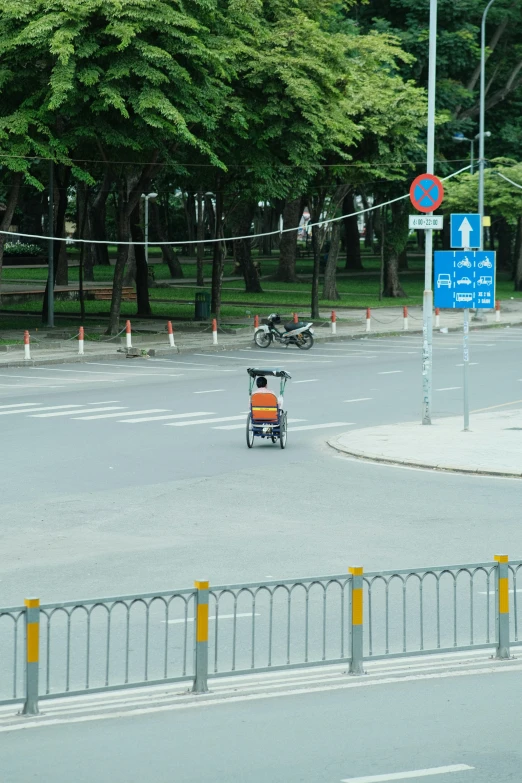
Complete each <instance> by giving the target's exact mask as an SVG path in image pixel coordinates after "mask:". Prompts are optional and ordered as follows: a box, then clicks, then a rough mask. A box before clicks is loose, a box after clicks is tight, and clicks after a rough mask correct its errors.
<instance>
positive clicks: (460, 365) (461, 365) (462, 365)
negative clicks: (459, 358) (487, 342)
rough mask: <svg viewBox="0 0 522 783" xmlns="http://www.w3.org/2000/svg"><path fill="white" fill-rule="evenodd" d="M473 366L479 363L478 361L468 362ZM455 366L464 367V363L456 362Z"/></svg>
mask: <svg viewBox="0 0 522 783" xmlns="http://www.w3.org/2000/svg"><path fill="white" fill-rule="evenodd" d="M468 363H469V366H470V367H471V365H472V364H478V362H468ZM455 367H464V364H456V365H455Z"/></svg>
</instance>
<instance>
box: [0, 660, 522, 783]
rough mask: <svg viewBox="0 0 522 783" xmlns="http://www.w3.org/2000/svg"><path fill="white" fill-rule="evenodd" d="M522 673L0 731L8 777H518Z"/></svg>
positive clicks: (430, 679) (474, 782) (327, 780)
mask: <svg viewBox="0 0 522 783" xmlns="http://www.w3.org/2000/svg"><path fill="white" fill-rule="evenodd" d="M508 666H509V664H508ZM520 676H521V672H520V665H515V666H514V668H513V670H512V671H509V670H504V671H503V672H502V671H499V670H497V673H496V674H493V673H490V674H488V673H481V674H473V673H472V672H468V673H467V675H466V676H464V675H462V672H460V673H458V674H457V676H454V675H452V674H451V673H448V675H447V676H446V677H442V678H439V677H438V676H436V675H435V676H434V675H431V676H430V675H426V674H421V675H420V676H418V677H416V676H415V675H413V676H412V677H411V678H410V679H409V680H405V681H401V679H400V678H387V680H388V681H387V682H386V681H385V682H383V683H378V682H375V681H373V682H371V681H370V682H368V683H365V682H361V681H358V682H354V681H353V680H351V678H346V677H345V678H344V679H345V682H344V685H341V686H340V687H339V686H338V687H335V686H334V687H333V688H331V687H330V686H329V685H323V684H321V685H319V686H318V685H317V683H316V684H310V688H309V690H308V691H307V690H306V689H304V690H303V692H301V693H294V694H293V695H287V694H275V693H274V692H269V693H267V694H264V695H260V694H259V693H258V694H257V695H256V694H253V695H252V696H247V697H246V698H244V699H243V698H241V697H236V698H232V700H231V701H230V702H227V700H226V699H218V700H217V701H216V702H215V703H211V702H209V701H207V702H202V703H201V704H200V705H199V706H197V707H196V708H195V709H194V708H193V705H192V708H190V707H189V708H184V706H183V705H182V704H180V705H179V706H178V707H176V705H175V704H173V703H171V704H170V705H165V706H163V707H160V708H159V710H158V711H157V712H154V707H153V705H150V706H149V705H148V704H145V703H144V704H143V707H142V708H141V709H139V710H138V714H135V715H128V716H127V717H122V716H121V715H120V716H119V718H110V719H99V718H98V717H97V716H96V715H93V714H92V713H88V712H86V713H85V714H84V715H83V716H77V717H74V716H72V715H71V714H68V712H67V708H66V707H65V708H64V707H62V708H61V712H60V711H59V710H58V711H57V712H56V716H55V718H54V721H55V725H52V723H51V725H49V726H38V724H35V722H34V720H33V722H32V724H31V723H30V727H29V728H28V729H27V730H19V729H16V728H15V729H14V730H12V728H11V729H9V728H7V729H2V728H0V732H2V731H4V730H6V731H9V733H5V734H2V741H1V743H0V766H1V769H2V781H3V783H28V782H29V781H48V780H52V781H53V783H68V782H69V781H70V780H72V779H74V781H75V783H92V781H96V783H114V782H115V781H116V782H117V783H120V781H125V783H142V782H143V781H144V780H151V781H154V783H171V781H173V780H177V781H183V783H201V781H212V783H214V782H215V783H236V782H237V783H244V781H252V783H267V781H270V783H341V781H343V782H346V783H377V781H387V780H404V779H410V780H413V781H414V782H415V781H418V783H421V781H423V780H424V779H425V778H426V777H428V776H429V777H430V779H433V780H434V781H438V780H440V781H441V783H445V782H446V781H447V783H491V781H502V783H507V782H508V781H513V782H515V781H519V780H520V766H521V762H522V755H521V750H520V732H521V730H522V719H521V716H520V709H519V695H518V694H519V691H520ZM390 680H394V681H390ZM359 686H360V687H359ZM314 691H315V692H314ZM318 691H319V692H318ZM140 713H141V714H140ZM20 725H21V724H20V719H18V721H17V723H15V724H14V726H15V727H16V726H20ZM25 725H27V723H26V724H25ZM401 773H402V774H401ZM407 773H409V774H407ZM373 776H382V777H373ZM432 776H433V777H432Z"/></svg>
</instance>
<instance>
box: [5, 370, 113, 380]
mask: <svg viewBox="0 0 522 783" xmlns="http://www.w3.org/2000/svg"><path fill="white" fill-rule="evenodd" d="M29 369H32V368H29ZM35 369H36V368H35ZM38 369H39V368H38ZM2 377H3V378H23V379H24V380H28V377H29V376H27V375H8V374H7V373H2ZM31 377H32V378H36V380H38V381H56V380H57V379H56V377H54V378H49V377H48V376H47V375H32V376H31ZM62 381H69V383H96V381H98V382H99V383H120V381H116V380H114V381H113V380H110V379H109V378H92V379H90V378H89V379H87V378H62Z"/></svg>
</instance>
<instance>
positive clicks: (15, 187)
mask: <svg viewBox="0 0 522 783" xmlns="http://www.w3.org/2000/svg"><path fill="white" fill-rule="evenodd" d="M22 178H23V174H22V172H21V171H15V172H13V173H12V174H11V187H10V189H9V196H8V197H7V204H6V206H5V212H4V214H3V216H2V220H1V221H0V229H1V230H2V231H9V226H10V225H11V223H12V222H13V215H14V212H15V209H16V205H17V204H18V198H19V196H20V187H21V185H22ZM6 239H7V237H6V235H5V234H0V281H1V280H2V267H3V261H4V245H5V242H6Z"/></svg>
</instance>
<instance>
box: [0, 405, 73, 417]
mask: <svg viewBox="0 0 522 783" xmlns="http://www.w3.org/2000/svg"><path fill="white" fill-rule="evenodd" d="M82 407H83V406H82V405H46V406H45V407H43V408H31V413H33V412H35V411H55V410H58V409H60V410H61V409H63V408H82ZM15 413H29V411H27V410H25V409H24V410H16V411H0V416H12V415H13V414H15Z"/></svg>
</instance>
